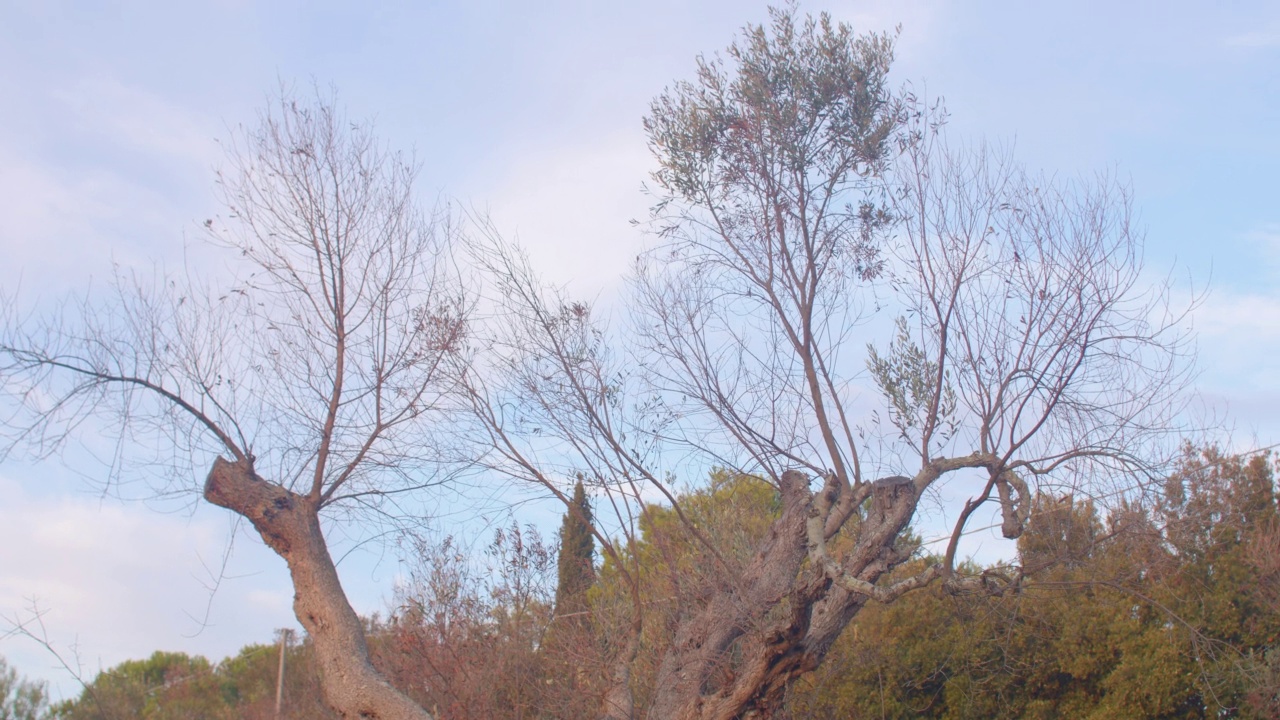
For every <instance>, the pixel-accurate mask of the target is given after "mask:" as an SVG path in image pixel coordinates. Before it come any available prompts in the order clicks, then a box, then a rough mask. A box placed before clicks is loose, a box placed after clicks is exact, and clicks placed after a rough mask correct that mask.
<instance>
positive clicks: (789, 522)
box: [648, 473, 917, 720]
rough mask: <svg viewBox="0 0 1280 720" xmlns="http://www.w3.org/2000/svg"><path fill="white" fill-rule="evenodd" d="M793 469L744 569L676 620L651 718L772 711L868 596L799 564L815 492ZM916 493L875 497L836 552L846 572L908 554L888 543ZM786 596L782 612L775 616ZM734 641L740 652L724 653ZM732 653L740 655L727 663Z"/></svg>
mask: <svg viewBox="0 0 1280 720" xmlns="http://www.w3.org/2000/svg"><path fill="white" fill-rule="evenodd" d="M790 475H791V473H784V474H783V482H782V483H781V490H782V503H783V508H782V514H781V516H779V518H778V519H777V520H776V521H774V523H773V526H772V528H771V530H770V535H769V537H768V538H767V539H766V540H765V541H764V542H763V544H762V545H761V547H760V549H759V550H758V551H757V553H756V556H755V557H754V558H753V560H752V562H751V563H750V564H749V565H748V566H747V567H746V569H745V570H744V572H743V573H742V575H741V577H740V578H738V579H737V581H736V582H733V583H729V584H726V586H725V587H723V588H721V589H720V590H718V591H717V592H716V593H715V595H713V596H712V598H711V600H710V601H709V602H708V603H707V605H706V606H705V608H704V609H703V610H702V612H700V613H698V614H697V615H695V616H693V617H691V618H689V619H688V620H686V621H684V622H682V623H681V624H680V626H679V627H678V628H677V630H676V639H675V642H674V643H673V644H672V646H671V648H670V649H669V650H668V651H667V654H666V656H665V657H664V658H663V661H662V665H661V666H660V668H659V673H658V678H657V688H656V694H655V699H654V703H653V705H652V706H651V707H650V709H649V713H648V716H649V717H650V718H652V719H653V720H666V719H667V718H672V719H676V720H733V719H734V718H771V717H775V716H776V714H777V713H778V711H779V710H781V708H782V703H783V700H784V699H785V696H786V690H787V687H788V686H789V685H790V684H791V682H792V681H794V680H795V679H796V678H797V677H799V676H801V675H803V674H804V673H807V672H809V671H811V670H813V669H814V668H816V667H817V666H818V664H819V663H820V662H822V660H823V658H825V657H826V654H827V652H828V651H829V650H830V649H831V645H832V644H833V643H834V642H835V640H836V638H838V637H839V636H840V633H841V632H843V631H844V629H845V627H847V626H848V625H849V622H850V621H851V620H852V619H853V617H854V616H855V615H857V613H858V611H859V610H861V609H862V608H863V606H864V605H865V604H866V602H867V599H868V598H867V597H866V596H865V595H860V594H858V593H854V592H850V591H849V590H846V589H845V588H843V587H841V586H839V585H837V584H834V583H832V582H831V581H830V580H829V579H827V578H826V577H824V576H822V575H820V574H819V573H817V572H815V571H814V570H813V569H812V568H806V567H804V560H805V558H806V557H807V543H806V533H805V527H804V522H805V519H806V518H807V516H808V514H809V512H810V511H811V508H812V498H813V496H812V494H811V493H810V491H809V489H808V484H807V482H805V481H804V479H803V478H802V477H800V476H799V474H798V473H797V474H796V475H795V476H791V477H788V476H790ZM916 502H917V497H916V495H915V493H914V492H913V491H910V490H908V491H906V492H903V493H901V494H894V495H892V496H889V497H885V498H881V497H873V503H872V507H871V510H870V512H868V514H867V517H866V518H863V519H862V520H861V521H860V522H859V524H858V527H857V532H856V534H855V536H856V542H855V545H854V547H853V549H852V550H851V551H850V552H849V553H847V554H846V555H845V557H844V560H843V567H844V568H845V570H846V571H847V572H848V573H849V574H851V575H854V576H856V577H858V578H860V579H862V580H866V581H867V582H870V583H874V582H875V581H876V580H877V579H879V578H880V576H882V575H883V574H885V573H886V572H888V571H889V570H891V569H893V568H894V567H896V566H897V565H898V564H900V563H902V562H903V561H905V560H906V559H907V557H906V556H905V555H902V554H900V553H898V552H897V551H896V550H895V548H894V545H895V543H896V541H897V539H898V536H899V535H900V534H901V533H902V531H903V529H904V528H906V526H907V523H908V522H909V521H910V519H911V516H912V514H913V513H914V511H915V506H916ZM783 601H785V602H786V609H787V613H786V614H785V615H783V616H781V617H778V615H779V613H777V612H774V610H775V609H776V608H779V607H780V606H781V605H782V603H783ZM770 615H772V616H773V617H770ZM734 643H737V644H738V645H739V652H734V653H731V652H730V650H731V649H732V647H733V645H734ZM731 655H736V656H738V657H740V658H742V660H741V661H740V662H738V663H736V664H732V665H730V661H728V660H726V658H728V657H730V656H731Z"/></svg>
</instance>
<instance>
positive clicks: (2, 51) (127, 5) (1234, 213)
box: [0, 0, 1280, 694]
mask: <svg viewBox="0 0 1280 720" xmlns="http://www.w3.org/2000/svg"><path fill="white" fill-rule="evenodd" d="M622 5H623V4H622V3H600V2H586V1H585V0H583V1H581V2H551V1H544V2H540V3H504V2H492V1H486V0H477V1H472V2H465V3H464V2H452V3H445V2H421V3H403V4H393V3H376V2H371V3H347V4H342V3H336V2H302V1H301V0H293V1H286V0H281V1H279V2H270V3H267V2H252V1H251V0H221V1H212V0H211V1H209V2H203V3H174V2H119V3H72V2H59V1H58V0H0V97H2V98H3V108H4V110H3V112H0V287H4V288H14V287H19V286H20V287H21V288H22V292H23V293H24V295H25V296H30V295H39V296H41V297H57V296H58V295H60V294H62V293H65V292H74V291H77V290H81V289H83V288H84V287H85V286H86V284H88V283H90V282H91V281H101V280H102V279H103V278H105V277H107V276H108V275H109V272H110V267H111V264H112V263H113V262H114V263H120V264H122V265H126V266H134V267H151V266H152V265H153V264H156V263H159V264H166V263H168V264H170V265H172V264H176V263H178V262H181V261H182V258H183V253H184V248H185V247H187V246H188V245H190V244H191V243H195V242H198V239H199V237H200V234H199V232H198V230H197V228H198V224H199V222H200V221H201V220H202V219H203V218H205V217H211V216H212V214H213V213H215V212H216V207H215V205H214V202H213V193H212V179H213V170H214V168H215V167H216V166H217V165H218V163H219V159H220V157H221V149H220V146H219V145H218V142H217V140H218V139H226V138H228V137H229V136H230V134H231V128H234V127H235V126H237V125H239V124H241V123H251V122H252V121H253V118H254V117H255V113H256V111H257V109H258V108H260V107H262V106H263V104H264V100H265V98H266V97H267V96H268V94H269V93H271V92H272V91H273V89H274V88H278V87H279V86H280V84H281V83H285V84H300V85H302V86H304V87H305V86H307V85H309V84H310V83H312V82H317V83H320V84H322V85H328V84H330V83H332V84H333V85H334V86H335V87H336V88H337V89H338V91H339V93H340V97H341V99H342V101H343V103H344V104H346V105H347V106H348V108H349V111H350V113H351V114H352V115H353V116H358V117H374V118H376V120H377V126H378V128H379V131H380V132H381V134H382V135H383V136H384V137H385V138H386V139H387V140H388V141H389V143H390V144H392V145H393V146H395V147H399V148H403V149H406V150H413V151H414V152H415V153H416V156H417V158H418V159H419V160H420V161H421V162H422V165H423V172H422V177H421V181H422V182H421V188H422V191H423V196H424V198H426V199H428V200H430V199H432V198H434V197H437V196H439V197H448V198H453V199H455V200H457V201H459V202H461V203H464V204H466V205H470V206H474V207H477V208H481V209H485V210H487V211H488V212H490V213H491V214H492V216H493V218H494V219H495V221H496V222H497V224H498V226H499V228H501V229H502V230H503V231H504V232H506V233H510V234H512V235H518V237H519V239H520V240H521V242H523V243H524V244H526V245H527V246H529V247H530V248H531V250H532V252H533V254H534V257H535V261H536V262H537V263H538V264H539V265H540V267H542V268H543V269H544V271H545V272H546V273H547V275H548V276H549V277H550V278H552V279H554V280H557V281H561V282H566V283H570V285H571V288H572V289H573V290H574V291H575V292H578V293H581V294H584V295H587V296H601V295H607V294H608V293H609V292H610V291H611V288H613V287H616V285H617V283H618V281H619V279H620V278H621V277H622V275H623V273H625V271H626V268H627V263H628V259H629V258H631V257H634V254H635V251H636V249H637V248H638V247H640V245H641V243H642V238H641V237H640V236H639V234H638V233H637V231H635V230H634V229H632V227H631V226H630V225H629V223H628V221H629V220H630V219H632V218H639V217H642V216H643V215H644V212H645V207H646V201H645V198H644V196H643V195H642V194H641V193H640V186H641V183H642V182H643V181H644V180H645V178H646V173H647V172H648V170H649V169H650V160H649V157H648V154H647V151H646V148H645V143H644V137H643V133H642V130H641V125H640V120H641V118H642V116H643V115H644V113H645V111H646V108H647V103H648V102H649V100H650V99H651V98H652V97H653V96H654V95H655V94H657V93H658V92H660V91H661V90H662V89H663V87H664V86H666V85H668V84H670V83H671V82H672V81H674V80H677V79H682V78H687V77H689V76H690V75H691V72H692V68H693V61H694V58H695V56H696V55H697V54H698V53H712V52H715V51H717V50H719V49H721V48H723V47H725V46H726V45H727V44H728V43H729V42H730V41H731V40H732V38H733V37H734V35H735V33H736V32H737V30H738V28H740V27H741V26H742V25H743V24H745V23H748V22H760V21H762V20H764V19H765V18H766V13H765V4H764V3H759V2H743V1H742V0H738V1H735V2H728V1H725V2H649V3H630V4H627V6H626V7H622ZM1042 5H1049V4H1047V3H1025V2H959V1H957V2H925V1H921V2H909V1H902V2H889V1H887V0H886V1H885V2H843V3H841V2H829V3H821V4H818V3H813V4H806V5H805V7H804V9H806V10H812V11H817V10H829V11H830V12H831V13H832V14H833V15H834V16H835V17H836V18H837V19H840V20H845V21H848V22H851V23H852V24H854V25H855V27H857V28H858V29H860V30H868V31H886V30H887V31H893V30H894V29H895V28H898V27H900V28H901V31H900V36H899V39H898V43H897V62H896V65H895V70H894V74H895V77H896V80H897V81H898V82H911V83H913V85H914V86H915V88H916V89H917V90H918V91H921V92H927V94H929V95H930V96H941V97H944V98H945V99H946V102H947V105H948V107H949V108H950V110H951V116H952V127H953V129H954V131H955V132H957V133H959V134H961V135H963V136H966V137H969V138H986V139H989V140H994V141H1000V142H1006V143H1008V142H1012V143H1014V144H1015V146H1016V148H1017V153H1018V156H1019V158H1020V159H1021V160H1022V161H1024V162H1025V163H1026V164H1027V165H1029V166H1031V167H1033V168H1040V169H1044V170H1045V171H1047V172H1051V173H1057V174H1060V175H1062V176H1068V177H1069V176H1075V175H1080V174H1090V173H1093V172H1097V171H1111V172H1115V173H1118V174H1119V175H1120V176H1121V177H1123V178H1128V179H1130V181H1131V184H1132V186H1133V189H1134V193H1135V198H1136V204H1137V207H1138V208H1139V212H1140V216H1141V221H1142V223H1143V224H1144V225H1145V227H1146V228H1147V244H1146V250H1147V263H1148V266H1149V268H1151V269H1152V271H1153V274H1154V275H1161V274H1165V273H1174V274H1175V275H1176V276H1177V277H1178V278H1179V279H1180V280H1188V281H1189V282H1190V283H1191V284H1192V285H1193V286H1194V287H1195V288H1196V289H1197V290H1201V289H1207V290H1208V291H1209V294H1208V295H1207V297H1206V298H1205V300H1204V301H1203V304H1202V305H1201V306H1200V307H1199V309H1198V310H1197V311H1196V314H1195V322H1196V328H1197V331H1198V334H1199V340H1200V365H1201V368H1202V374H1201V376H1200V380H1199V385H1198V388H1199V392H1200V395H1201V397H1202V398H1203V399H1204V400H1205V402H1206V403H1207V404H1209V405H1210V406H1211V407H1212V408H1213V409H1214V410H1215V411H1216V412H1218V413H1219V414H1220V415H1221V416H1222V417H1223V418H1225V419H1226V420H1227V421H1228V422H1229V423H1230V424H1232V425H1233V427H1234V434H1233V441H1234V442H1235V443H1236V444H1237V445H1240V446H1247V445H1253V444H1260V445H1266V444H1271V443H1273V442H1277V441H1280V422H1277V421H1276V420H1275V419H1274V418H1275V417H1276V413H1275V412H1274V410H1273V408H1274V407H1275V406H1276V405H1277V404H1278V403H1280V372H1277V369H1280V362H1277V361H1276V360H1275V358H1276V357H1277V353H1278V352H1280V179H1278V178H1277V172H1276V168H1280V5H1276V4H1275V3H1272V2H1267V1H1265V0H1257V1H1255V2H1236V3H1209V2H1204V3H1182V2H1163V3H1138V2H1132V3H1117V2H1114V0H1112V1H1110V2H1073V3H1055V4H1053V5H1055V6H1057V7H1056V8H1046V7H1041V6H1042ZM108 6H110V7H109V8H108ZM95 279H96V280H95ZM1184 286H1185V285H1184ZM77 471H79V472H77ZM84 472H86V471H85V470H84V469H83V468H77V467H64V466H63V465H61V464H57V463H43V464H30V463H22V462H17V461H11V462H8V463H6V464H3V465H0V614H2V615H4V616H6V617H8V618H15V617H27V618H29V617H30V614H29V611H30V607H31V603H33V602H34V603H36V604H37V606H38V607H39V608H40V610H41V611H42V612H43V613H44V615H43V621H44V627H45V629H46V631H47V633H48V636H49V639H50V640H51V642H52V643H53V645H54V646H55V647H56V648H57V649H59V650H60V651H62V652H63V654H64V655H66V656H68V657H70V655H71V654H72V653H71V650H72V648H73V647H74V649H75V650H77V651H78V653H79V656H80V658H81V660H82V661H83V663H84V667H85V669H86V671H88V672H90V674H91V673H92V672H93V671H95V670H96V669H97V668H98V667H99V666H109V665H112V664H115V663H117V662H119V661H121V660H124V659H127V658H131V657H141V656H144V655H146V654H149V653H150V652H151V651H153V650H155V649H168V650H186V651H188V652H198V653H203V654H207V655H210V656H212V657H215V658H216V657H221V656H223V655H226V654H228V653H232V652H234V651H235V650H236V649H237V648H239V647H240V646H241V645H243V644H245V643H248V642H254V641H269V639H270V637H271V631H272V629H273V628H277V627H283V626H286V625H292V624H293V620H292V617H291V612H290V608H289V604H290V596H291V591H290V589H289V587H288V582H287V577H286V576H285V569H284V565H283V563H282V562H281V561H279V560H278V559H276V558H275V557H274V556H271V555H270V554H269V553H267V552H265V551H264V550H262V548H261V547H260V546H259V545H258V544H257V542H256V540H255V539H254V538H252V537H249V536H247V535H245V534H244V533H240V534H239V535H238V536H235V537H236V540H235V543H234V545H233V546H232V547H231V551H232V552H231V554H230V558H229V560H228V561H227V564H226V570H225V572H223V571H222V568H223V562H224V557H225V556H226V555H227V551H228V538H229V537H233V530H234V528H233V526H232V524H231V522H230V520H229V518H228V517H227V516H226V514H225V513H222V512H219V511H216V510H215V509H213V508H199V507H198V506H197V509H195V510H192V509H191V507H192V506H191V504H190V503H187V504H176V505H163V506H160V507H157V506H156V504H155V503H150V504H147V503H141V502H122V501H120V500H118V499H116V498H114V497H103V496H100V495H98V494H96V493H95V491H94V490H93V488H94V487H95V484H94V483H93V480H94V478H92V477H84V475H83V473H84ZM353 557H355V558H356V559H355V560H351V561H350V562H344V566H343V574H344V577H345V578H346V581H347V583H348V585H349V587H350V588H351V594H352V597H353V601H354V603H355V604H356V606H357V609H358V610H359V611H361V612H366V613H367V612H373V611H375V610H380V609H383V608H384V607H385V604H386V601H387V599H388V597H389V595H390V592H391V587H392V583H393V580H394V578H395V575H396V572H397V567H396V565H395V562H394V560H393V559H392V555H391V554H386V553H379V552H378V551H376V550H370V551H366V552H362V553H357V554H356V555H355V556H353ZM218 577H221V578H222V579H221V584H220V586H219V588H218V591H217V593H216V594H212V595H211V591H210V586H211V585H212V584H213V583H214V581H215V579H216V578H218ZM206 625H207V627H206ZM202 628H204V629H203V631H202ZM0 654H3V655H5V656H7V657H9V658H10V659H11V661H13V662H14V663H15V664H17V665H18V666H19V668H20V669H21V670H22V671H23V672H25V673H26V674H28V675H33V676H38V677H43V678H49V679H50V680H52V681H54V682H55V683H56V687H55V693H56V694H66V693H71V692H74V691H75V689H76V688H75V685H74V683H73V682H72V681H70V680H68V678H67V676H66V675H65V673H60V672H59V671H57V670H56V668H55V667H54V665H55V663H56V661H55V660H54V659H53V658H52V657H51V656H50V655H48V654H47V653H45V652H44V651H42V650H40V649H39V648H37V647H35V646H34V644H33V643H31V642H29V641H26V640H23V639H19V638H8V639H4V640H0Z"/></svg>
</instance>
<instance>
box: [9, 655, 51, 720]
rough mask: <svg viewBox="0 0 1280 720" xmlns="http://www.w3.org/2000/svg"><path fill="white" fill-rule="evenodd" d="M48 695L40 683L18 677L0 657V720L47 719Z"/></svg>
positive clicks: (15, 671)
mask: <svg viewBox="0 0 1280 720" xmlns="http://www.w3.org/2000/svg"><path fill="white" fill-rule="evenodd" d="M48 710H49V694H48V692H47V691H46V690H45V685H44V683H42V682H33V681H31V680H27V679H26V678H24V677H22V676H20V675H18V671H17V670H14V669H13V668H11V667H9V663H8V662H6V661H5V659H4V658H2V657H0V720H41V719H42V718H45V717H48V715H47V713H48Z"/></svg>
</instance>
